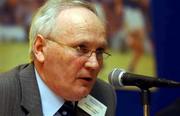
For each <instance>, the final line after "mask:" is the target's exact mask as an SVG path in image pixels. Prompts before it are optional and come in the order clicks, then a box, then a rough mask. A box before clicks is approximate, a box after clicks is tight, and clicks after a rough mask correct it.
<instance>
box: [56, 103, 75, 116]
mask: <svg viewBox="0 0 180 116" xmlns="http://www.w3.org/2000/svg"><path fill="white" fill-rule="evenodd" d="M58 112H59V114H60V115H61V116H74V115H75V114H74V108H73V104H72V102H70V101H66V102H65V103H64V104H63V106H62V107H61V108H60V109H59V110H58Z"/></svg>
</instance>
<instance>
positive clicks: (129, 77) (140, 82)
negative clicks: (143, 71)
mask: <svg viewBox="0 0 180 116" xmlns="http://www.w3.org/2000/svg"><path fill="white" fill-rule="evenodd" d="M108 79H109V82H110V84H111V85H113V86H115V87H121V86H137V87H139V88H141V89H148V88H151V87H180V82H176V81H172V80H166V79H160V78H154V77H150V76H144V75H138V74H132V73H129V72H126V71H125V70H122V69H118V68H115V69H114V70H113V71H112V72H110V74H109V76H108Z"/></svg>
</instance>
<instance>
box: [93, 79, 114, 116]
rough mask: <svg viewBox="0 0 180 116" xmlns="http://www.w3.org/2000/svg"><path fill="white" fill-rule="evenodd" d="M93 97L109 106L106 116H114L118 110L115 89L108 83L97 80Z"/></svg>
mask: <svg viewBox="0 0 180 116" xmlns="http://www.w3.org/2000/svg"><path fill="white" fill-rule="evenodd" d="M91 95H92V96H93V97H95V98H96V99H97V100H99V101H100V102H101V103H103V104H104V105H105V106H107V107H108V108H107V112H106V116H114V115H115V109H116V93H115V90H114V88H113V87H112V86H111V85H110V84H108V83H107V82H105V81H103V80H101V79H97V81H96V83H95V85H94V87H93V89H92V91H91Z"/></svg>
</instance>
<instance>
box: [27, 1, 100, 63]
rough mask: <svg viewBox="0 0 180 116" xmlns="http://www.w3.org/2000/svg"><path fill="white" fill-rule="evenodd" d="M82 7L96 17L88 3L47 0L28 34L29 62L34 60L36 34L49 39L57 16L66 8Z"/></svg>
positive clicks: (94, 11)
mask: <svg viewBox="0 0 180 116" xmlns="http://www.w3.org/2000/svg"><path fill="white" fill-rule="evenodd" d="M72 7H84V8H87V9H89V10H91V11H92V12H93V13H95V14H96V15H97V16H98V14H97V12H96V10H95V7H94V6H93V5H92V4H90V3H89V2H86V1H82V0H48V1H47V2H46V3H45V4H44V5H43V6H42V7H41V8H40V9H39V11H38V12H37V13H36V15H35V17H34V18H33V21H32V24H31V27H30V32H29V44H30V48H29V52H30V58H31V60H33V59H34V54H33V44H34V42H35V40H36V37H37V35H38V34H41V35H42V36H43V37H45V38H47V37H49V36H50V35H51V34H52V33H53V32H54V31H55V29H54V27H55V25H56V18H57V16H58V14H59V13H60V12H61V11H63V10H64V9H67V8H72Z"/></svg>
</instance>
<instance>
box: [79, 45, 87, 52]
mask: <svg viewBox="0 0 180 116" xmlns="http://www.w3.org/2000/svg"><path fill="white" fill-rule="evenodd" d="M77 50H78V51H79V52H81V53H88V52H89V49H88V48H87V47H86V46H85V45H79V46H78V47H77Z"/></svg>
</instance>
